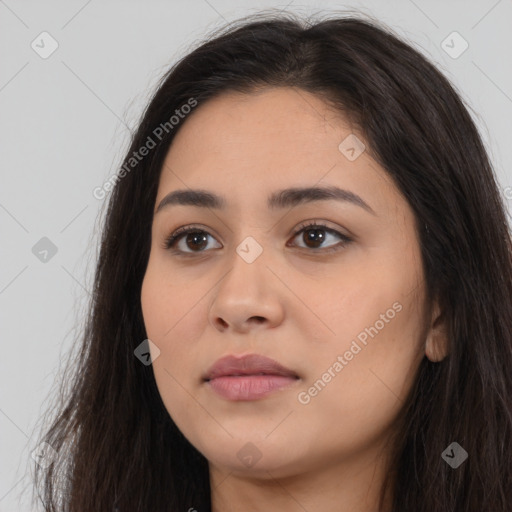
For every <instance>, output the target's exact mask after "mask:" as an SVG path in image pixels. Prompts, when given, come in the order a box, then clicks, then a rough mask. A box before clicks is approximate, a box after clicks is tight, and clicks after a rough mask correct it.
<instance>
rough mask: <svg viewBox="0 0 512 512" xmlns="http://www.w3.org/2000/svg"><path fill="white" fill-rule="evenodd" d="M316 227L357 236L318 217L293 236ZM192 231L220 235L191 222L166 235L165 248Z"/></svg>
mask: <svg viewBox="0 0 512 512" xmlns="http://www.w3.org/2000/svg"><path fill="white" fill-rule="evenodd" d="M314 227H319V228H321V229H324V230H325V231H328V232H329V233H332V234H334V235H338V236H339V237H340V238H341V239H342V240H344V241H347V240H352V239H353V238H355V237H353V236H352V235H351V234H348V235H347V234H345V233H343V232H342V231H343V229H340V228H333V227H330V226H329V224H328V223H327V222H326V221H322V220H316V219H313V220H306V221H303V222H301V223H299V224H298V226H297V227H296V228H295V229H294V230H293V232H292V233H291V236H292V237H296V236H297V235H298V234H299V233H300V232H302V231H304V230H306V229H308V228H309V229H313V228H314ZM190 232H203V233H206V234H207V235H209V236H211V237H212V238H214V239H215V240H217V241H218V237H217V236H216V235H214V234H212V233H211V232H210V228H204V227H202V226H200V225H195V224H191V225H185V226H181V227H179V228H177V229H175V230H174V231H173V232H172V233H171V234H169V235H168V236H166V237H165V246H166V247H165V248H167V241H168V240H170V239H171V237H173V238H174V239H173V240H172V241H171V243H172V246H175V245H176V244H177V243H178V242H180V241H181V239H182V238H183V237H184V236H185V235H187V234H189V233H190ZM169 248H170V247H169ZM178 251H179V252H185V253H187V251H181V250H178ZM194 252H195V251H190V254H193V253H194ZM200 252H205V251H198V253H200Z"/></svg>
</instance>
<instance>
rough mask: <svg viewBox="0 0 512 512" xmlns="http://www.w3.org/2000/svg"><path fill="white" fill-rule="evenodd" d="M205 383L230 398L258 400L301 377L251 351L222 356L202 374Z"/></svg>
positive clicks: (223, 396) (219, 393) (235, 399)
mask: <svg viewBox="0 0 512 512" xmlns="http://www.w3.org/2000/svg"><path fill="white" fill-rule="evenodd" d="M203 381H204V383H205V384H206V385H207V386H208V387H209V388H210V389H211V390H212V391H214V392H215V393H216V394H217V395H220V396H221V397H222V398H225V399H227V400H234V401H239V400H258V399H261V398H264V397H266V396H268V395H270V394H272V393H274V392H276V391H279V390H283V389H284V388H287V387H289V386H291V385H293V384H295V383H297V382H298V381H300V377H299V376H298V375H297V374H296V373H295V372H294V371H292V370H290V369H288V368H286V367H285V366H283V365H281V364H279V363H278V362H277V361H274V360H273V359H269V358H268V357H264V356H260V355H257V354H250V355H246V356H243V357H236V356H227V357H223V358H221V359H219V360H218V361H217V362H216V363H215V364H214V365H213V366H212V367H211V368H210V369H209V370H208V372H207V373H206V374H205V375H204V376H203Z"/></svg>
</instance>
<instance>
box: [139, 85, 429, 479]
mask: <svg viewBox="0 0 512 512" xmlns="http://www.w3.org/2000/svg"><path fill="white" fill-rule="evenodd" d="M181 122H182V123H184V124H183V126H181V127H180V131H179V132H178V134H177V136H176V138H175V140H174V142H173V144H172V147H171V148H170V150H169V153H168V155H167V157H166V160H165V164H164V168H163V170H162V174H161V179H160V183H159V188H158V193H157V199H156V204H155V210H157V207H158V206H159V205H160V203H161V201H163V200H164V198H166V196H168V194H171V193H173V192H176V191H178V190H180V191H186V192H191V191H192V190H198V189H201V190H202V191H207V192H208V193H209V194H211V196H213V195H214V196H216V197H218V198H219V199H218V202H220V203H221V206H222V207H217V205H214V204H213V201H211V196H209V197H210V200H209V201H208V202H206V201H205V202H203V203H202V204H195V205H194V204H179V201H168V202H167V205H165V206H162V207H161V209H159V210H158V212H157V213H155V216H154V221H153V226H152V245H151V253H150V258H149V263H148V267H147V271H146V274H145V277H144V282H143V286H142V297H141V299H142V309H143V315H144V322H145V326H146V330H147V335H148V338H149V339H150V340H151V342H152V343H153V344H154V345H152V346H151V348H152V350H151V352H152V357H153V370H154V375H155V379H156V383H157V385H158V389H159V392H160V394H161V397H162V400H163V402H164V404H165V406H166V408H167V410H168V412H169V414H170V416H171V417H172V419H173V420H174V422H175V423H176V424H177V426H178V427H179V429H180V430H181V431H182V432H183V434H184V435H185V436H186V437H187V438H188V440H189V441H190V442H191V443H192V444H193V445H194V446H195V447H196V448H197V449H198V450H199V451H200V452H201V453H203V454H204V455H205V457H206V458H207V459H208V460H209V462H210V467H211V468H217V469H218V470H221V471H223V470H225V471H229V472H232V473H234V474H251V475H260V476H262V477H263V476H264V475H266V474H267V471H268V472H270V473H271V474H272V475H273V476H274V477H277V476H290V475H294V474H297V473H299V472H300V473H304V472H309V471H314V470H318V468H325V467H328V466H329V467H332V466H334V465H343V464H347V463H348V461H355V460H363V458H364V460H365V461H368V463H370V461H372V460H374V459H375V458H377V457H379V455H378V453H380V452H379V450H380V449H382V447H383V443H384V441H385V439H386V436H387V435H388V434H389V432H390V431H391V430H392V428H393V422H394V420H395V419H396V417H397V414H398V412H399V410H400V408H401V406H402V405H403V400H404V399H405V397H406V395H407V393H408V391H409V389H410V387H411V384H412V382H413V379H414V376H415V374H416V371H417V369H418V366H419V363H420V362H421V359H422V357H423V356H424V355H425V339H426V336H427V334H428V332H429V327H430V321H429V319H427V311H428V308H427V304H426V301H425V290H424V276H423V272H422V265H421V254H420V249H419V244H418V238H417V234H416V229H415V223H414V216H413V212H412V210H411V208H410V206H409V205H408V203H407V202H406V200H405V199H404V198H403V197H402V196H401V194H400V193H399V191H398V189H397V188H396V187H395V185H394V184H393V183H392V181H391V179H390V178H389V176H388V175H387V174H386V173H385V172H384V170H383V169H382V168H381V167H379V166H378V165H377V164H376V163H375V162H374V161H373V160H372V159H371V158H370V157H369V155H368V152H367V151H364V149H363V148H362V147H361V146H360V145H359V144H360V142H364V141H363V139H362V136H360V135H358V134H354V133H352V131H351V129H350V127H349V126H348V125H347V124H346V123H345V122H343V121H342V119H341V118H340V116H339V115H336V114H335V113H333V111H332V110H331V109H329V108H328V106H327V105H326V104H325V103H324V102H323V101H322V100H321V99H319V98H318V97H316V96H314V95H312V94H310V93H307V92H305V91H303V90H296V89H292V88H277V89H265V90H264V91H263V92H259V93H257V94H256V93H255V94H250V95H242V94H239V93H229V94H227V93H225V94H224V95H222V96H219V97H218V98H215V99H213V100H210V101H208V102H206V103H205V104H203V105H200V106H198V107H197V109H196V110H194V112H193V114H190V116H189V118H187V119H185V120H183V121H181ZM354 136H356V137H358V139H355V138H354ZM358 140H359V141H360V142H358ZM361 151H362V152H361ZM317 187H318V188H322V189H323V188H327V187H329V188H332V189H333V190H334V187H337V189H339V190H340V191H341V192H339V193H338V194H336V195H335V194H332V195H331V196H330V197H329V198H326V195H325V194H324V193H316V194H314V193H313V192H311V191H309V192H308V191H307V190H308V189H310V188H317ZM290 189H306V191H305V192H302V193H297V192H295V193H293V192H290V191H289V190H290ZM287 190H288V191H287ZM271 200H272V201H271ZM269 201H271V203H269ZM189 203H190V202H189ZM309 224H313V225H317V226H318V225H320V226H321V227H316V228H314V227H313V228H312V227H311V226H309V227H306V228H305V229H304V230H302V228H303V227H304V226H305V225H306V226H307V225H309ZM190 225H193V228H194V229H195V232H196V233H195V234H193V233H192V234H189V235H187V234H185V235H182V236H181V237H179V238H178V239H177V240H176V241H175V243H174V245H173V246H172V247H170V248H165V241H166V238H167V237H169V235H171V234H173V233H174V232H175V231H176V230H177V229H178V228H181V227H186V226H190ZM156 347H158V350H159V352H158V351H157V350H156ZM254 354H256V355H260V356H264V357H267V358H270V359H272V360H274V361H276V362H278V363H279V364H280V365H282V366H283V367H285V368H287V369H288V370H289V371H288V372H282V371H281V372H280V371H278V370H276V369H275V368H274V367H272V366H271V365H270V366H269V365H268V364H265V363H262V362H261V361H259V360H257V359H253V360H252V361H251V360H250V361H249V363H246V364H245V365H244V364H243V362H242V361H240V358H241V356H245V355H254ZM226 356H234V358H235V363H236V362H238V365H237V364H235V365H233V364H231V365H229V364H228V365H227V366H224V367H223V368H221V369H220V370H219V372H218V373H217V374H212V373H209V370H210V369H211V367H212V365H214V363H216V361H218V360H219V359H220V358H224V357H226ZM251 363H252V365H251ZM261 373H265V374H266V375H261ZM257 374H260V375H257ZM215 375H217V377H215ZM208 376H209V377H211V380H206V379H207V377H208ZM214 377H215V378H214Z"/></svg>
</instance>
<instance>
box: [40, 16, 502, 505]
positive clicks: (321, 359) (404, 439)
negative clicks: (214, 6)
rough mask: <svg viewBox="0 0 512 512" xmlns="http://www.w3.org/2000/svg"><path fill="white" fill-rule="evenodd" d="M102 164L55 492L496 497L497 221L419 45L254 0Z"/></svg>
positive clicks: (445, 94) (487, 180)
mask: <svg viewBox="0 0 512 512" xmlns="http://www.w3.org/2000/svg"><path fill="white" fill-rule="evenodd" d="M115 181H116V183H115V189H114V190H113V192H112V195H111V198H110V202H109V207H108V212H107V217H106V220H105V225H104V231H103V238H102V243H101V253H100V256H99V259H98V264H97V271H96V276H95V288H94V301H93V303H92V305H91V312H90V317H89V319H88V324H87V328H86V330H85V334H84V339H83V349H82V352H81V358H80V361H79V364H78V365H77V367H76V374H75V377H74V379H73V381H72V382H73V387H72V392H71V393H70V395H69V397H67V402H66V403H65V404H63V407H62V410H61V411H60V413H59V416H58V418H57V419H56V420H55V422H54V423H53V425H52V426H51V428H50V429H49V431H48V432H47V434H46V435H45V436H44V439H43V440H44V441H45V442H47V443H48V444H49V445H50V446H51V447H52V448H53V449H54V450H56V452H58V454H59V456H58V458H57V459H56V460H55V462H54V463H53V464H52V465H50V466H49V467H48V468H47V469H46V470H45V472H44V473H42V469H41V468H37V474H36V478H37V482H40V481H41V480H43V483H44V494H43V496H42V498H41V499H42V500H43V502H44V503H45V506H46V509H47V510H69V511H79V510H80V511H82V512H84V511H93V510H94V511H98V510H119V511H128V510H130V511H135V510H141V511H142V510H151V511H157V510H162V511H163V510H169V511H171V510H172V511H182V510H183V511H185V510H189V511H191V510H197V511H207V510H212V511H214V512H219V511H229V510H237V511H238V510H251V511H259V510H274V509H277V508H279V509H280V510H286V511H295V510H308V511H310V512H312V511H316V510H347V511H348V510H350V511H356V512H370V511H372V512H373V511H375V510H380V511H383V512H390V511H393V512H406V511H410V510H415V511H425V512H426V511H429V512H431V511H433V510H435V511H437V512H442V511H446V512H448V511H450V512H453V511H457V512H470V511H471V512H473V511H475V512H476V511H482V510H486V511H487V510H489V511H491V510H492V511H493V512H505V511H506V510H509V508H510V505H509V503H510V501H511V499H512V458H511V456H510V455H511V441H512V403H511V395H512V377H511V373H510V370H511V368H512V334H511V332H512V331H511V326H512V247H511V237H510V231H509V227H508V225H507V218H506V215H505V209H504V205H503V202H502V200H501V197H500V193H499V190H498V187H497V184H496V180H495V177H494V174H493V171H492V168H491V165H490V162H489V159H488V156H487V154H486V152H485V149H484V146H483V144H482V141H481V139H480V136H479V134H478V131H477V129H476V127H475V125H474V123H473V122H472V120H471V117H470V115H469V113H468V111H467V108H466V107H465V106H464V104H463V103H462V101H461V99H460V98H459V96H458V95H457V94H456V92H455V91H454V89H453V87H452V86H451V85H450V84H449V82H448V81H447V80H446V78H444V77H443V76H442V75H441V74H440V73H439V72H438V71H437V70H436V69H435V68H434V66H433V65H432V64H430V63H429V62H428V61H427V60H426V59H425V58H424V57H423V56H422V55H421V54H420V53H418V52H417V51H415V50H414V49H412V48H411V46H409V45H408V44H406V43H405V42H402V41H401V40H400V39H399V38H398V37H397V36H396V35H394V34H393V33H392V32H391V31H390V30H389V29H387V28H384V27H382V26H379V24H378V23H377V22H375V21H373V20H364V19H363V18H361V17H358V16H351V17H343V18H337V19H325V20H321V21H317V22H315V23H307V22H304V21H301V20H299V19H297V18H295V17H293V16H292V15H280V16H268V17H265V16H259V17H258V16H254V17H252V18H249V19H246V20H243V21H242V22H241V23H239V24H235V26H233V27H227V28H225V29H223V31H221V32H220V33H217V34H214V36H213V37H211V38H210V39H209V40H208V41H206V42H204V43H203V44H201V45H200V46H199V47H198V48H197V49H195V50H194V51H192V52H191V53H190V54H189V55H187V56H186V57H185V58H183V59H182V60H181V61H180V62H178V63H177V64H176V65H175V66H174V67H173V68H172V69H171V70H170V71H169V73H168V74H167V75H166V76H165V77H164V79H163V80H162V82H161V84H160V86H159V88H158V91H157V92H156V94H155V95H154V97H153V99H152V100H151V102H150V104H149V106H148V108H147V110H146V112H145V113H144V116H143V119H142V121H141V123H140V126H139V127H138V130H137V131H136V133H135V134H134V136H133V140H132V144H131V148H130V150H129V152H128V154H127V155H126V158H125V160H124V162H123V165H122V167H121V169H120V171H119V173H118V175H117V177H116V180H115ZM64 472H65V473H66V477H65V478H64V477H63V476H62V475H63V473H64Z"/></svg>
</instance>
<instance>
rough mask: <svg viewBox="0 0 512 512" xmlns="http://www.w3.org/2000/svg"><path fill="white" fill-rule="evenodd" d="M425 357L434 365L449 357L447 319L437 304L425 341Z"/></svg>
mask: <svg viewBox="0 0 512 512" xmlns="http://www.w3.org/2000/svg"><path fill="white" fill-rule="evenodd" d="M425 355H426V356H427V357H428V359H429V360H430V361H432V362H433V363H439V362H441V361H442V360H443V359H444V358H445V357H446V356H447V355H448V335H447V326H446V318H445V316H444V314H443V312H441V311H440V309H439V306H438V305H437V303H436V304H435V306H434V308H433V312H432V322H431V325H430V329H429V331H428V334H427V338H426V340H425Z"/></svg>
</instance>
